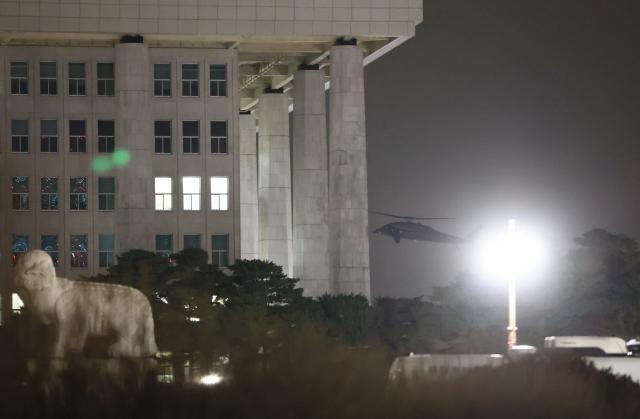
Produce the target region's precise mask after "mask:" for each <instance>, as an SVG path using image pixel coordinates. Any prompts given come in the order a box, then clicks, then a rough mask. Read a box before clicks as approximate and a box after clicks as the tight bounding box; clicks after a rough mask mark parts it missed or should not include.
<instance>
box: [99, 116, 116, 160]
mask: <svg viewBox="0 0 640 419" xmlns="http://www.w3.org/2000/svg"><path fill="white" fill-rule="evenodd" d="M115 130H116V129H115V124H114V122H113V121H98V152H99V153H113V150H114V148H115V146H116V137H115Z"/></svg>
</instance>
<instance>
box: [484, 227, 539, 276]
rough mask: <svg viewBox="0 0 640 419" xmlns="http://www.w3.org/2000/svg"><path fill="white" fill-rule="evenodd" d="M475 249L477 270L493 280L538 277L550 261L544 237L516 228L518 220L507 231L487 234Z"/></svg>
mask: <svg viewBox="0 0 640 419" xmlns="http://www.w3.org/2000/svg"><path fill="white" fill-rule="evenodd" d="M474 248H475V249H474V261H473V263H474V265H475V269H474V270H475V271H476V272H477V273H479V274H480V275H482V276H487V277H491V278H500V279H507V278H510V277H517V278H519V279H520V278H526V277H530V276H535V275H536V274H538V273H540V271H541V270H542V269H543V268H544V266H545V265H546V262H547V250H546V248H545V246H544V243H543V241H542V240H541V239H540V237H539V236H537V235H536V234H534V233H533V232H531V231H527V230H523V229H520V228H518V229H516V225H515V220H509V228H508V230H507V231H506V232H505V231H502V232H493V233H486V234H483V235H482V236H481V237H480V238H479V239H478V240H477V241H476V243H475V246H474Z"/></svg>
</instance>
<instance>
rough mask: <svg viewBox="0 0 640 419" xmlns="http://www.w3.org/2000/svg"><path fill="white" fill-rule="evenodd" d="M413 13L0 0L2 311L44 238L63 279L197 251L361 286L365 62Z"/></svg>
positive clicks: (290, 1) (293, 4)
mask: <svg viewBox="0 0 640 419" xmlns="http://www.w3.org/2000/svg"><path fill="white" fill-rule="evenodd" d="M421 21H422V1H420V0H218V1H215V0H214V1H203V0H160V1H156V0H120V1H118V0H80V1H65V0H61V1H45V0H41V1H19V2H18V1H6V0H0V57H1V58H2V63H3V65H2V66H0V162H1V163H0V182H1V187H0V223H1V225H2V227H1V230H0V231H1V238H0V250H1V252H2V256H0V279H1V281H0V291H1V292H2V314H3V317H4V316H7V315H8V314H9V313H10V310H11V293H12V291H13V289H12V283H11V275H12V262H13V260H14V259H15V258H16V257H19V254H20V253H22V252H24V251H27V250H29V249H39V248H42V249H44V250H46V251H47V252H49V253H50V254H51V256H52V257H53V259H54V261H56V263H57V270H58V275H60V276H65V277H69V278H78V277H81V276H91V275H94V274H97V273H100V272H103V271H104V270H105V269H106V268H108V267H109V266H110V265H112V264H113V263H114V259H115V255H116V254H118V253H121V252H123V251H126V250H128V249H134V248H139V249H147V250H151V251H155V252H158V253H163V254H169V253H172V252H177V251H179V250H181V249H184V248H190V247H199V248H202V249H204V250H206V251H207V253H208V254H209V255H210V261H211V262H212V263H214V264H217V265H220V266H224V265H227V264H229V263H232V262H233V260H235V259H237V258H250V259H252V258H260V259H268V260H272V261H274V262H275V263H277V264H279V265H282V266H283V267H284V269H285V271H286V273H287V274H289V275H293V276H295V277H299V278H301V280H302V282H301V283H302V286H303V288H304V289H305V293H306V294H307V295H320V294H323V293H325V292H328V293H338V292H339V293H360V294H364V295H366V296H369V295H370V284H369V239H368V215H367V210H368V204H367V165H366V133H365V110H364V94H365V92H364V83H363V66H364V65H366V64H368V63H370V62H371V61H373V60H375V59H376V58H377V57H379V56H381V55H382V54H384V53H386V52H387V51H389V50H390V49H392V48H394V47H396V46H398V45H400V44H401V43H402V42H404V41H405V40H406V39H408V38H410V37H412V36H413V34H414V28H415V25H417V24H418V23H420V22H421ZM329 85H330V89H329V93H328V94H329V115H326V112H325V109H326V107H325V89H326V87H329ZM291 110H292V111H293V132H289V112H290V111H291ZM327 120H328V121H329V123H328V124H327ZM327 128H328V129H327ZM256 132H258V135H259V140H258V141H256Z"/></svg>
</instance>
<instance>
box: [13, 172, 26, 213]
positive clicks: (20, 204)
mask: <svg viewBox="0 0 640 419" xmlns="http://www.w3.org/2000/svg"><path fill="white" fill-rule="evenodd" d="M11 208H12V209H14V210H28V209H29V178H28V177H27V176H16V177H14V178H12V179H11Z"/></svg>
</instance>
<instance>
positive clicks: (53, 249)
mask: <svg viewBox="0 0 640 419" xmlns="http://www.w3.org/2000/svg"><path fill="white" fill-rule="evenodd" d="M40 248H41V249H42V250H44V251H45V252H47V253H48V254H49V256H51V260H53V265H54V266H56V267H57V266H59V265H60V243H59V241H58V235H57V234H43V235H42V236H41V246H40Z"/></svg>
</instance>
